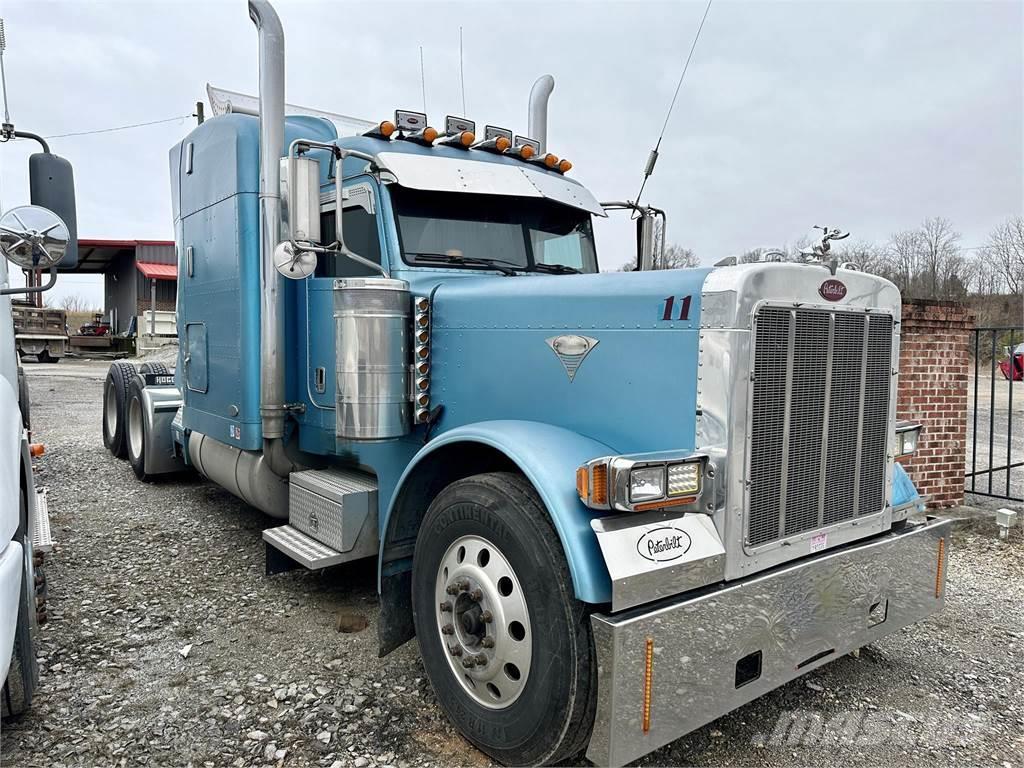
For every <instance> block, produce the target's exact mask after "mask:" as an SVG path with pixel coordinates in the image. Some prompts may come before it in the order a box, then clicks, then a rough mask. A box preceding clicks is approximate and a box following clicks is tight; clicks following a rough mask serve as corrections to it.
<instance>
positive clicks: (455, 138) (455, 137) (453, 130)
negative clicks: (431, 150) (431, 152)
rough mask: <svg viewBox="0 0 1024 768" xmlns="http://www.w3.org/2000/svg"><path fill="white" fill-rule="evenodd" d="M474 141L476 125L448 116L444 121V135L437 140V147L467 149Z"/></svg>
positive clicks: (462, 118) (464, 119)
mask: <svg viewBox="0 0 1024 768" xmlns="http://www.w3.org/2000/svg"><path fill="white" fill-rule="evenodd" d="M474 141H476V123H474V122H473V121H472V120H467V119H466V118H464V117H454V116H452V115H448V116H447V117H446V118H445V119H444V133H443V134H441V138H440V139H438V141H437V143H438V145H442V144H443V145H446V146H450V147H459V148H460V149H469V148H470V147H471V146H472V144H473V142H474Z"/></svg>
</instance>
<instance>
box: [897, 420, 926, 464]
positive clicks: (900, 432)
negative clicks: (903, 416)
mask: <svg viewBox="0 0 1024 768" xmlns="http://www.w3.org/2000/svg"><path fill="white" fill-rule="evenodd" d="M920 438H921V425H920V424H915V423H914V422H912V421H901V422H898V423H897V424H896V458H898V459H899V458H903V457H904V456H910V455H911V454H913V453H915V452H916V451H917V443H918V441H919V440H920Z"/></svg>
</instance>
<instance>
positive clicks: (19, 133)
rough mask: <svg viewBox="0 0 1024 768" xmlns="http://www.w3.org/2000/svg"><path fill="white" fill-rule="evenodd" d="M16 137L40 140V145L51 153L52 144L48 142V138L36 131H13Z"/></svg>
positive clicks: (47, 152) (44, 150) (46, 151)
mask: <svg viewBox="0 0 1024 768" xmlns="http://www.w3.org/2000/svg"><path fill="white" fill-rule="evenodd" d="M12 133H13V134H14V138H16V139H32V140H33V141H38V142H39V146H41V147H42V148H43V152H45V153H46V154H50V145H49V144H47V143H46V139H44V138H43V137H42V136H40V135H38V134H36V133H29V132H28V131H12Z"/></svg>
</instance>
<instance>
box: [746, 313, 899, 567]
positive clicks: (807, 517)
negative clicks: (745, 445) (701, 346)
mask: <svg viewBox="0 0 1024 768" xmlns="http://www.w3.org/2000/svg"><path fill="white" fill-rule="evenodd" d="M754 323H755V326H754V327H755V330H754V363H753V369H754V377H753V382H752V385H751V399H750V418H751V423H752V426H751V435H750V445H749V457H748V461H749V467H750V469H749V475H750V503H749V508H748V510H747V520H748V523H747V525H748V531H747V541H746V544H747V545H748V546H749V547H759V546H762V545H764V544H767V543H769V542H774V541H778V540H782V539H788V538H790V537H792V536H796V535H799V534H804V533H806V532H808V531H813V530H816V529H819V528H822V527H823V526H824V525H834V524H837V523H840V522H844V521H847V520H851V519H853V518H855V517H857V516H865V515H873V514H878V513H880V512H882V511H883V510H884V508H885V500H886V489H885V483H886V463H887V460H886V450H887V448H888V439H887V437H888V434H889V410H890V409H889V397H890V393H889V381H890V378H891V368H890V366H891V352H892V343H893V339H892V335H893V321H892V318H891V317H890V316H888V315H882V314H874V315H869V314H867V313H865V312H863V311H860V312H855V311H836V310H831V309H825V308H817V307H807V308H793V307H792V306H780V305H776V304H769V303H766V304H765V305H763V306H761V307H760V308H759V309H758V310H757V312H756V314H755V316H754ZM829 360H831V361H832V365H831V366H830V365H829ZM826 383H827V386H826ZM826 417H827V418H826ZM829 449H831V450H834V451H835V453H836V454H837V455H838V456H841V457H842V461H841V463H840V462H837V461H836V460H835V459H834V458H833V457H832V456H831V455H830V453H829ZM823 466H824V468H825V470H824V472H823V471H822V467H823ZM830 469H831V470H832V471H833V472H834V474H835V476H836V479H837V480H838V483H837V485H833V483H832V474H830V472H829V470H830ZM851 481H852V488H851V487H850V485H851ZM837 489H838V492H837Z"/></svg>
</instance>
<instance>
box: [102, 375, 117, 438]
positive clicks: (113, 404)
mask: <svg viewBox="0 0 1024 768" xmlns="http://www.w3.org/2000/svg"><path fill="white" fill-rule="evenodd" d="M103 418H104V419H105V420H106V423H107V434H108V435H109V436H110V437H111V438H113V437H114V432H116V431H117V393H116V392H114V384H113V383H112V382H111V383H110V384H108V385H107V393H106V396H105V397H104V398H103Z"/></svg>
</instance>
